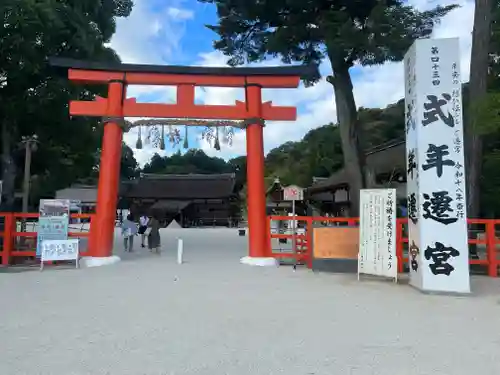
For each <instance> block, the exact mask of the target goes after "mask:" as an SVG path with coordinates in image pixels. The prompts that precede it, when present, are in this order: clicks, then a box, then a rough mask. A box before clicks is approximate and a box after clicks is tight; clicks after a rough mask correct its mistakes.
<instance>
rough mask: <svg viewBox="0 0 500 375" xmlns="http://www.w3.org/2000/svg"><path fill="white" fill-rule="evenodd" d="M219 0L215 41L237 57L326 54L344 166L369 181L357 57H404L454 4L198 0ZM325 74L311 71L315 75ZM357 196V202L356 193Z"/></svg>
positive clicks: (314, 58) (371, 61)
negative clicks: (355, 76)
mask: <svg viewBox="0 0 500 375" xmlns="http://www.w3.org/2000/svg"><path fill="white" fill-rule="evenodd" d="M199 1H201V2H205V3H213V4H215V5H216V7H217V13H218V16H219V22H218V24H217V25H211V26H209V28H210V29H212V30H213V31H215V32H216V33H217V34H218V35H219V36H220V39H219V40H218V41H216V42H215V43H214V46H215V48H216V49H218V50H221V51H222V52H223V53H225V54H226V55H228V56H230V57H231V58H230V60H229V63H230V64H232V65H239V64H243V63H245V62H246V61H250V62H255V61H262V60H264V59H265V58H266V57H268V56H273V57H274V56H279V57H281V58H282V60H283V62H285V63H292V62H301V63H305V64H309V63H315V64H319V63H321V62H322V61H323V59H325V58H327V59H328V60H329V62H330V65H331V68H332V75H329V76H328V82H330V83H331V84H332V85H333V89H334V91H335V101H336V107H337V116H338V122H339V130H340V137H341V141H342V149H343V157H344V164H345V167H346V168H347V169H348V170H349V172H350V176H351V186H352V187H353V189H354V190H358V189H360V188H362V187H363V186H364V177H363V171H364V158H363V153H362V152H361V151H360V150H361V147H362V146H361V145H360V138H362V135H360V134H359V133H360V130H361V127H359V126H358V118H357V110H356V103H355V100H354V95H353V84H352V80H351V76H350V73H349V69H350V68H351V67H352V66H353V65H354V64H355V63H359V64H361V65H376V64H382V63H384V62H386V61H400V60H401V59H402V58H403V56H404V54H405V52H406V50H407V49H408V47H409V46H410V45H411V43H412V42H413V41H414V40H415V39H417V38H421V37H428V36H429V35H430V34H431V32H432V30H433V27H434V25H435V23H436V21H438V20H439V19H440V18H441V17H443V16H444V15H446V14H447V13H448V12H449V11H451V10H452V9H453V8H455V6H447V7H436V8H434V9H431V10H428V11H424V12H420V11H417V10H416V9H414V8H412V7H410V6H407V5H406V2H405V1H403V0H386V1H379V0H326V1H325V0H262V1H258V2H252V1H246V0H199ZM319 78H320V77H309V83H312V82H315V81H317V80H318V79H319ZM352 196H353V197H356V201H355V202H353V209H354V212H356V211H357V209H358V203H359V202H358V201H357V195H356V194H353V195H352Z"/></svg>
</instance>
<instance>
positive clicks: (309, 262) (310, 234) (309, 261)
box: [306, 217, 313, 269]
mask: <svg viewBox="0 0 500 375" xmlns="http://www.w3.org/2000/svg"><path fill="white" fill-rule="evenodd" d="M306 223H307V224H306V244H307V260H306V261H307V268H310V269H312V261H313V218H312V217H308V218H307V221H306Z"/></svg>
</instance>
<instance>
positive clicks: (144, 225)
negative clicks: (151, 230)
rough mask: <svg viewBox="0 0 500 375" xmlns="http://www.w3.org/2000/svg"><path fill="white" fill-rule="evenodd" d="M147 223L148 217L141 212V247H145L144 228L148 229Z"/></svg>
mask: <svg viewBox="0 0 500 375" xmlns="http://www.w3.org/2000/svg"><path fill="white" fill-rule="evenodd" d="M148 223H149V219H148V217H147V216H146V215H144V214H142V215H141V217H140V218H139V234H140V235H141V247H145V246H144V241H145V240H146V229H148Z"/></svg>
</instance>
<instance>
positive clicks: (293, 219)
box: [292, 199, 297, 271]
mask: <svg viewBox="0 0 500 375" xmlns="http://www.w3.org/2000/svg"><path fill="white" fill-rule="evenodd" d="M296 232H297V221H296V220H295V199H293V200H292V250H293V254H294V257H293V270H294V271H295V270H296V269H297V239H296V238H295V234H296Z"/></svg>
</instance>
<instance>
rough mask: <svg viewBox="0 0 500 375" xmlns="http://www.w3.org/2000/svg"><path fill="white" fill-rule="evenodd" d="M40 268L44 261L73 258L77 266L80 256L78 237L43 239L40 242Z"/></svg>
mask: <svg viewBox="0 0 500 375" xmlns="http://www.w3.org/2000/svg"><path fill="white" fill-rule="evenodd" d="M40 247H41V251H40V256H41V265H40V267H41V269H43V264H44V262H52V261H61V260H74V261H75V262H76V267H77V268H78V259H79V256H80V251H79V240H78V238H71V239H69V240H45V241H43V242H42V244H41V246H40Z"/></svg>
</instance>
